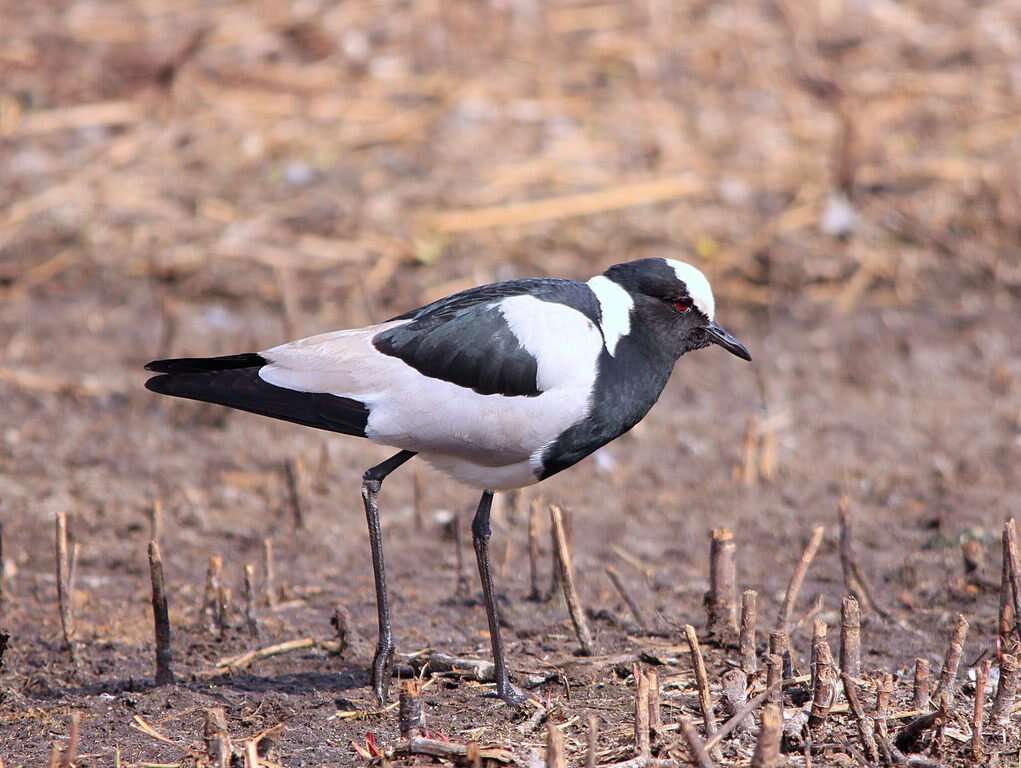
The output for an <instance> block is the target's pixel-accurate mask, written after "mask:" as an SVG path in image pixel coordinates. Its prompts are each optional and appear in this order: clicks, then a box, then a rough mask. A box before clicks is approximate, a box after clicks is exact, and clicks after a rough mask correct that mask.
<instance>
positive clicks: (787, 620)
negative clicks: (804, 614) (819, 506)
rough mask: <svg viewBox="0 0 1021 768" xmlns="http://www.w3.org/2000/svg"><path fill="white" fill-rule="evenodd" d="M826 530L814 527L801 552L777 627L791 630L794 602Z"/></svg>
mask: <svg viewBox="0 0 1021 768" xmlns="http://www.w3.org/2000/svg"><path fill="white" fill-rule="evenodd" d="M825 532H826V529H825V528H824V527H823V526H821V525H817V526H816V527H815V528H813V529H812V535H811V537H810V538H809V540H808V544H807V546H806V547H805V550H804V552H802V553H801V559H800V560H799V561H798V564H797V566H796V567H795V568H794V573H793V574H791V580H790V583H789V584H788V585H787V592H786V594H785V595H784V598H783V606H782V607H781V608H780V616H779V617H778V618H777V622H776V626H777V629H782V630H783V631H785V632H790V628H791V627H790V624H791V616H792V615H793V614H794V604H795V603H796V602H797V600H798V593H799V592H801V585H802V583H803V582H804V580H805V574H806V573H808V567H809V566H810V565H811V564H812V560H814V559H815V553H816V552H818V551H819V545H820V544H821V543H822V537H823V534H824V533H825Z"/></svg>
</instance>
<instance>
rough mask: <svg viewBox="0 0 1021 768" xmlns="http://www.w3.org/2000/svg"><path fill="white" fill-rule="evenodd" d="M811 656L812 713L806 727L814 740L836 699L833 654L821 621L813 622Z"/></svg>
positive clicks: (820, 732) (824, 723) (823, 725)
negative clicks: (812, 682) (813, 678)
mask: <svg viewBox="0 0 1021 768" xmlns="http://www.w3.org/2000/svg"><path fill="white" fill-rule="evenodd" d="M812 655H813V656H814V657H815V660H814V663H813V675H814V676H815V681H814V684H813V686H812V713H811V715H810V716H809V719H808V727H809V729H810V730H811V732H812V736H813V738H814V739H818V738H819V737H820V736H821V735H822V731H823V728H824V727H825V725H826V719H827V718H828V717H829V715H830V710H831V709H832V708H833V701H834V699H835V698H836V694H837V686H836V680H835V678H836V675H835V673H834V671H833V654H832V652H831V651H830V644H829V642H828V641H827V639H826V624H825V622H822V621H816V622H815V632H814V636H813V638H812Z"/></svg>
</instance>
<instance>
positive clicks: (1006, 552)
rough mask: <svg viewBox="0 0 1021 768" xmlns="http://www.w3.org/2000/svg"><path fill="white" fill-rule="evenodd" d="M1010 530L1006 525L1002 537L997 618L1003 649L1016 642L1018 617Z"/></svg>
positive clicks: (1007, 524)
mask: <svg viewBox="0 0 1021 768" xmlns="http://www.w3.org/2000/svg"><path fill="white" fill-rule="evenodd" d="M1009 529H1010V523H1004V524H1003V535H1002V541H1003V545H1002V549H1003V562H1002V564H1001V568H1000V608H999V614H998V617H997V618H998V620H997V631H998V634H999V638H1000V648H1001V649H1010V648H1011V646H1012V645H1013V644H1014V643H1015V640H1016V636H1015V634H1014V627H1015V624H1016V623H1017V617H1016V616H1015V615H1014V579H1013V570H1014V569H1013V568H1012V560H1011V547H1010V540H1011V539H1010V532H1009ZM1008 652H1009V651H1008Z"/></svg>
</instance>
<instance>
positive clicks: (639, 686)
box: [632, 664, 652, 756]
mask: <svg viewBox="0 0 1021 768" xmlns="http://www.w3.org/2000/svg"><path fill="white" fill-rule="evenodd" d="M632 671H633V676H634V679H635V754H636V755H638V756H642V755H645V756H648V755H651V754H652V740H651V738H650V736H649V679H648V678H647V677H646V676H645V674H644V673H643V672H642V668H641V666H640V665H638V664H635V665H634V667H633V670H632Z"/></svg>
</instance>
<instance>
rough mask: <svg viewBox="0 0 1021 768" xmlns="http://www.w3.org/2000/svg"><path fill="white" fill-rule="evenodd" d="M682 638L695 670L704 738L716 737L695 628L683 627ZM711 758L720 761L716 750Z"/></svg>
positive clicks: (710, 699) (711, 705)
mask: <svg viewBox="0 0 1021 768" xmlns="http://www.w3.org/2000/svg"><path fill="white" fill-rule="evenodd" d="M684 637H685V639H686V640H687V641H688V648H689V649H690V650H691V666H692V668H693V669H694V670H695V684H696V686H697V687H698V704H699V707H700V708H701V709H702V722H703V723H704V724H705V735H706V738H712V737H713V736H715V735H716V730H717V726H716V713H715V712H713V700H712V696H711V695H710V693H709V675H708V674H706V669H705V659H703V658H702V648H701V646H700V645H699V642H698V635H697V634H695V628H694V627H693V626H691V625H690V624H685V625H684ZM713 758H714V759H716V760H719V759H721V756H720V755H719V753H718V750H717V751H716V752H714V753H713Z"/></svg>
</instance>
